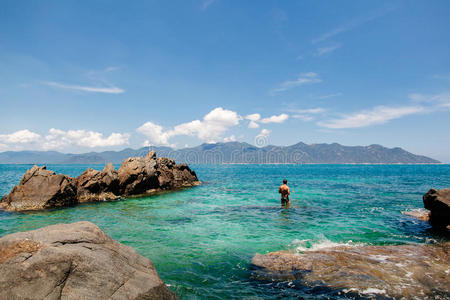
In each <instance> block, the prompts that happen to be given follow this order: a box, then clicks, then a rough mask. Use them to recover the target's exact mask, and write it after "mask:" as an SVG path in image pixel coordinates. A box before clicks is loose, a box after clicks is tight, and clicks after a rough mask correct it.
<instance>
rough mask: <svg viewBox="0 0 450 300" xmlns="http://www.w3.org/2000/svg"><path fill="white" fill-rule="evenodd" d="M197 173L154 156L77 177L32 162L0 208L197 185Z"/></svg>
mask: <svg viewBox="0 0 450 300" xmlns="http://www.w3.org/2000/svg"><path fill="white" fill-rule="evenodd" d="M198 184H199V181H198V178H197V175H196V174H195V172H194V171H193V170H191V169H190V168H189V167H188V166H187V165H185V164H180V165H177V164H176V163H175V161H174V160H172V159H168V158H164V157H158V158H157V157H156V153H155V151H151V152H149V153H148V154H147V156H145V157H131V158H127V159H126V160H124V161H123V163H122V165H121V167H120V169H119V170H118V171H116V170H115V169H114V166H113V165H112V164H108V165H106V166H105V168H104V169H103V171H101V172H99V171H97V170H93V169H87V170H86V171H85V172H84V173H83V174H81V175H80V176H78V177H77V178H71V177H69V176H66V175H62V174H55V172H53V171H49V170H47V169H46V168H45V167H37V166H33V168H31V169H30V170H28V171H27V172H26V173H25V175H24V177H23V178H22V180H21V181H20V183H19V184H18V185H17V186H16V187H14V188H13V189H12V191H11V193H10V194H9V195H8V196H6V198H5V197H3V198H2V201H1V203H0V208H1V209H6V210H15V211H20V210H37V209H44V208H51V207H59V206H68V205H73V204H77V203H81V202H92V201H105V200H112V199H117V198H119V197H121V196H132V195H146V194H151V193H154V192H156V191H161V190H171V189H177V188H184V187H190V186H194V185H198Z"/></svg>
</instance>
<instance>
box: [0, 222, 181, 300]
mask: <svg viewBox="0 0 450 300" xmlns="http://www.w3.org/2000/svg"><path fill="white" fill-rule="evenodd" d="M0 299H136V300H137V299H177V297H176V295H175V294H174V293H173V292H172V291H170V290H169V289H168V288H167V286H166V285H165V284H164V282H163V281H162V280H161V279H160V278H159V276H158V273H157V272H156V270H155V267H154V266H153V264H152V262H151V261H150V260H149V259H147V258H145V257H142V256H140V255H139V254H138V253H136V251H134V250H133V249H132V248H131V247H128V246H125V245H122V244H120V243H118V242H116V241H114V240H113V239H111V238H110V237H109V236H107V235H106V234H105V233H104V232H103V231H102V230H100V229H99V228H98V227H97V226H96V225H94V224H92V223H90V222H77V223H73V224H57V225H52V226H48V227H44V228H41V229H38V230H34V231H28V232H20V233H15V234H10V235H7V236H4V237H2V238H0Z"/></svg>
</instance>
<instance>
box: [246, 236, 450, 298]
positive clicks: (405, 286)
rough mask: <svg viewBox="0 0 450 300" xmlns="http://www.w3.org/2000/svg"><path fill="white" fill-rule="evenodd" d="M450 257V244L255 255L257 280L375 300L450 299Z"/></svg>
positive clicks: (253, 262) (365, 247) (343, 248)
mask: <svg viewBox="0 0 450 300" xmlns="http://www.w3.org/2000/svg"><path fill="white" fill-rule="evenodd" d="M449 253H450V243H448V242H447V243H444V244H438V245H423V244H422V245H399V246H353V247H351V246H340V247H332V248H326V249H322V250H317V251H309V252H304V253H301V254H297V253H291V252H287V251H279V252H272V253H268V254H266V255H262V254H255V255H254V256H253V259H252V264H253V269H254V272H253V278H255V279H257V280H269V281H272V280H279V281H286V280H288V281H292V280H295V281H296V283H295V285H297V284H299V285H302V286H306V287H310V288H314V287H321V288H327V289H330V290H335V291H336V293H350V294H355V293H356V294H359V296H363V297H367V296H370V298H374V297H380V298H384V297H386V298H389V299H390V298H394V299H447V297H448V296H449V295H450V285H449V284H448V283H449V281H448V278H449V277H448V276H449V275H448V270H449V269H450V256H449ZM441 297H442V298H441ZM377 299H378V298H377Z"/></svg>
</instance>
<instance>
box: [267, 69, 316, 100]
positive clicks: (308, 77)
mask: <svg viewBox="0 0 450 300" xmlns="http://www.w3.org/2000/svg"><path fill="white" fill-rule="evenodd" d="M319 82H322V79H320V78H319V77H318V74H317V73H314V72H308V73H302V74H300V75H299V76H298V78H297V79H296V80H290V81H285V82H283V83H281V84H280V85H279V87H277V88H275V89H273V90H272V91H271V94H272V95H274V94H276V93H279V92H284V91H287V90H290V89H292V88H295V87H298V86H302V85H305V84H313V83H319Z"/></svg>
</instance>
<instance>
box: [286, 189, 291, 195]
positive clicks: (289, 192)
mask: <svg viewBox="0 0 450 300" xmlns="http://www.w3.org/2000/svg"><path fill="white" fill-rule="evenodd" d="M287 194H288V195H290V194H291V190H290V189H289V187H288V188H287Z"/></svg>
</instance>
